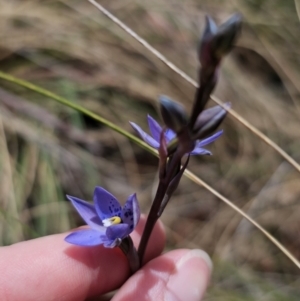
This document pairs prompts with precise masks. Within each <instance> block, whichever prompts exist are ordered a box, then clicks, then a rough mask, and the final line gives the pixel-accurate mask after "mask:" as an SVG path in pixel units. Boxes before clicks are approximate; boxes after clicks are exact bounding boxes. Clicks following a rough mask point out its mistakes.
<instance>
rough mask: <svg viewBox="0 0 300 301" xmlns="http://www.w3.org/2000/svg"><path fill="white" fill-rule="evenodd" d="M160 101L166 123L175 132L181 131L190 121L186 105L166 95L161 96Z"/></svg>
mask: <svg viewBox="0 0 300 301" xmlns="http://www.w3.org/2000/svg"><path fill="white" fill-rule="evenodd" d="M159 103H160V111H161V115H162V119H163V121H164V123H165V125H166V126H167V127H168V128H170V129H171V130H173V131H174V132H176V133H179V132H180V131H181V130H182V128H183V127H184V126H186V125H187V122H188V116H187V114H186V111H185V109H184V107H183V106H182V105H181V104H179V103H177V102H175V101H173V100H171V99H170V98H169V97H167V96H164V95H161V96H160V97H159Z"/></svg>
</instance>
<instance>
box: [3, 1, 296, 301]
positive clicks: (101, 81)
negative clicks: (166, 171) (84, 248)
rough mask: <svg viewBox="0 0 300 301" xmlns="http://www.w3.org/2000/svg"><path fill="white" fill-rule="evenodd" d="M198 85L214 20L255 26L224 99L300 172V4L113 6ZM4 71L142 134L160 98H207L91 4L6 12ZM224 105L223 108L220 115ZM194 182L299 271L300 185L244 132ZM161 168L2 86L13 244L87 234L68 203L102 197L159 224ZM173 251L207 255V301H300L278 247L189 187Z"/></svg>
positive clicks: (177, 217) (23, 6) (177, 199)
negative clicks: (135, 203) (204, 37)
mask: <svg viewBox="0 0 300 301" xmlns="http://www.w3.org/2000/svg"><path fill="white" fill-rule="evenodd" d="M100 3H101V4H103V5H104V6H105V7H106V8H108V9H109V10H110V11H111V12H112V13H113V14H115V15H116V16H117V17H119V18H120V19H121V20H122V21H124V22H125V23H126V24H128V25H129V26H130V27H131V28H132V29H134V30H135V31H136V32H137V33H138V34H140V35H141V36H142V37H143V38H145V39H146V40H147V41H148V42H149V43H150V44H152V45H153V46H154V47H156V48H157V49H158V50H159V51H161V52H162V53H163V54H164V55H165V56H166V57H167V58H168V59H170V60H171V61H172V62H174V63H175V64H176V65H177V66H179V67H180V68H181V69H182V70H184V72H186V73H187V74H188V75H190V76H191V77H193V78H196V72H197V64H198V63H197V59H196V50H195V49H196V45H197V41H198V38H199V36H200V34H201V32H202V30H203V26H204V17H205V14H207V13H208V14H210V15H211V16H212V17H213V18H214V19H215V20H217V22H218V23H221V22H222V21H224V20H225V19H227V18H228V16H229V15H231V14H232V13H233V12H241V13H242V14H243V16H244V27H243V32H242V36H241V38H240V40H239V42H238V46H237V47H236V49H235V50H234V51H233V52H232V54H231V55H230V56H229V57H228V58H226V60H225V61H224V64H223V67H222V69H221V79H220V82H219V84H218V87H217V90H216V91H215V95H217V96H218V97H219V98H220V99H221V100H223V101H230V102H232V105H233V108H234V109H235V110H236V111H238V112H239V113H240V114H241V115H242V116H243V117H245V118H246V119H247V120H248V121H250V122H251V123H252V124H253V125H254V126H256V127H257V128H259V129H260V130H261V131H263V132H264V133H265V134H267V135H268V136H269V137H270V138H271V139H273V140H274V141H275V142H276V143H278V144H279V145H280V146H281V147H282V148H283V149H285V150H286V151H287V152H288V153H289V154H290V155H292V156H293V157H294V158H295V159H296V160H298V161H299V160H300V155H299V139H300V131H299V124H300V120H299V116H300V88H299V87H300V85H299V82H300V71H299V70H300V68H299V67H300V60H299V57H300V56H299V54H300V53H299V43H300V42H299V41H300V39H299V38H300V36H299V15H298V13H297V11H298V12H300V2H299V1H298V0H295V1H291V0H284V1H283V0H276V1H275V0H252V1H251V0H230V1H229V0H228V1H221V0H219V1H218V0H210V1H208V0H206V1H195V0H186V1H180V0H166V1H158V0H152V1H149V2H146V1H142V0H136V1H130V0H123V1H117V0H116V1H108V0H105V1H101V2H100ZM0 15H1V18H0V28H1V30H0V48H1V51H0V70H3V71H5V72H8V73H10V74H12V75H14V76H17V77H20V78H23V79H26V80H28V81H31V82H33V83H35V84H37V85H40V86H42V87H45V88H47V89H50V90H51V91H53V92H55V93H57V94H59V95H62V96H64V97H66V98H68V99H70V100H72V101H74V102H76V103H79V104H81V105H82V106H84V107H86V108H88V109H90V110H92V111H94V112H95V113H98V114H100V115H101V116H103V117H105V118H107V119H108V120H110V121H112V122H114V123H116V124H117V125H119V126H121V127H122V128H124V129H127V130H129V131H131V132H133V131H132V129H131V127H130V125H129V124H128V120H132V121H134V122H136V123H138V124H141V125H142V126H143V127H144V128H145V129H146V128H147V124H146V114H147V113H150V114H151V115H153V117H157V118H158V113H157V100H156V99H157V95H159V94H167V95H169V96H171V97H173V98H174V99H175V100H177V101H180V102H182V103H183V104H185V105H186V107H187V108H190V107H191V102H192V100H193V94H194V89H193V88H192V87H191V86H190V85H189V84H188V83H186V82H185V81H184V80H182V79H181V78H180V77H179V76H178V75H176V74H174V72H172V71H171V70H170V69H168V68H167V67H166V66H165V65H164V64H162V63H161V62H160V61H159V60H158V59H156V58H155V57H154V56H153V55H151V54H150V53H148V52H147V51H146V50H145V49H144V48H143V47H142V46H141V45H139V44H138V43H137V42H136V41H134V40H133V39H132V38H131V37H129V36H128V35H126V34H125V33H124V32H123V31H122V30H121V29H119V28H118V27H117V26H116V25H115V24H113V23H112V22H111V21H110V20H108V19H107V18H106V17H104V16H103V15H102V14H101V13H100V12H99V11H98V10H97V9H96V8H94V7H93V6H92V5H91V4H89V3H88V2H86V1H79V0H72V1H71V0H62V1H58V0H48V1H42V0H40V1H37V0H20V1H17V0H14V1H1V2H0ZM211 104H212V103H211ZM222 127H223V129H224V130H225V134H224V135H223V137H222V138H220V139H219V140H218V141H217V142H215V143H214V144H213V145H212V146H210V149H211V150H212V152H213V154H214V156H213V157H197V158H192V159H191V162H190V164H189V168H190V169H191V170H192V171H193V172H195V173H196V174H197V175H198V176H200V177H201V178H203V179H204V180H205V181H207V182H208V183H209V184H211V185H212V186H213V187H214V188H215V189H217V190H218V191H219V192H221V193H222V194H224V195H225V196H227V197H228V198H229V199H231V200H232V201H233V202H234V203H235V204H237V205H238V206H239V207H241V208H243V210H245V211H246V212H247V213H248V214H249V215H250V216H252V217H253V218H254V219H256V220H257V221H258V222H259V223H260V224H261V225H262V226H264V227H265V228H266V229H267V230H268V231H269V232H270V233H272V235H274V236H275V237H276V238H277V239H278V240H279V241H280V242H282V243H283V244H284V245H285V246H286V247H287V248H288V249H289V250H290V251H291V252H292V253H293V254H294V255H295V256H296V257H297V258H298V259H300V218H299V217H300V204H299V196H300V185H299V173H297V172H296V171H295V170H294V169H293V168H292V167H291V166H290V165H289V164H287V163H286V162H285V161H284V160H283V159H282V158H281V157H280V156H279V155H278V154H277V153H275V152H274V151H273V150H272V149H270V147H268V146H267V145H266V144H265V143H264V142H263V141H261V140H259V139H258V138H257V137H255V136H254V135H253V134H252V133H250V132H249V131H248V130H247V129H245V128H244V127H243V126H241V125H240V124H238V123H237V122H236V121H235V120H233V119H232V118H230V117H229V118H227V120H226V121H225V123H224V124H223V126H222ZM157 163H158V162H157V159H156V158H154V157H153V156H152V155H150V154H148V153H146V152H145V151H144V150H142V149H140V148H139V147H137V146H135V145H133V144H132V143H131V142H129V141H128V140H127V139H126V138H124V137H122V136H121V135H119V134H117V133H114V132H112V131H111V130H109V129H107V128H105V127H103V126H102V125H101V124H99V123H97V122H95V121H94V120H92V119H90V118H87V117H86V116H83V115H81V114H79V113H77V112H75V111H73V110H71V109H69V108H66V107H63V106H62V105H59V104H57V103H55V102H53V101H52V100H49V99H45V98H43V97H41V96H40V95H37V94H34V93H32V92H30V91H28V90H25V89H23V88H20V87H17V86H15V85H12V84H8V83H7V82H4V81H1V82H0V213H1V215H0V243H1V245H8V244H11V243H14V242H17V241H21V240H24V239H30V238H35V237H39V236H43V235H48V234H52V233H57V232H62V231H66V230H69V229H70V228H71V227H75V226H77V225H80V224H81V223H82V221H81V219H80V218H79V217H78V216H77V214H75V212H74V210H73V208H71V206H70V204H69V203H68V202H67V201H66V199H65V194H71V195H74V196H77V197H81V198H83V199H86V200H91V198H92V193H93V189H94V187H95V186H96V185H100V186H104V187H105V188H106V189H108V190H110V191H111V192H112V193H113V194H115V195H116V196H117V197H119V199H120V200H121V201H123V202H124V201H125V199H126V197H127V196H128V195H129V194H131V193H132V192H134V191H136V192H137V193H138V198H139V200H140V202H141V206H142V209H143V212H147V211H148V209H149V206H150V202H151V199H152V197H153V193H154V191H155V188H156V185H157V175H156V168H157ZM163 221H164V223H165V225H166V229H167V234H168V244H167V248H168V249H172V248H180V247H190V248H203V249H204V250H206V251H207V252H208V253H209V254H210V255H211V256H212V257H213V260H214V263H215V269H214V274H213V281H212V284H211V287H210V289H209V292H208V294H207V296H206V298H205V300H225V301H227V300H228V301H229V300H232V301H234V300H241V299H242V300H270V301H271V300H299V295H300V280H299V271H298V270H297V268H296V267H294V266H293V264H292V263H291V262H290V261H289V260H287V259H286V258H285V257H284V255H283V254H282V253H281V252H279V251H278V250H277V249H276V248H275V247H274V246H273V245H272V244H271V243H270V242H269V241H267V239H266V238H265V237H263V236H262V235H261V234H260V233H259V232H258V231H257V230H256V229H253V227H252V226H251V225H250V224H249V223H248V222H247V221H245V220H244V219H243V218H241V217H240V216H239V215H238V214H236V213H235V212H233V211H232V210H231V209H229V208H228V207H227V206H226V205H224V204H223V203H222V202H221V201H219V200H218V199H216V198H215V197H214V196H212V195H211V194H210V193H208V192H207V191H205V190H204V189H202V188H201V187H199V186H197V185H195V184H192V183H191V181H189V180H187V179H183V180H182V182H181V184H180V187H179V189H178V191H177V193H176V195H175V196H174V198H173V199H172V202H171V203H170V204H169V206H168V207H167V209H166V211H165V214H164V216H163Z"/></svg>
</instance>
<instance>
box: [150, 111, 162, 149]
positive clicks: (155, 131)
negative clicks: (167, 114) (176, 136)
mask: <svg viewBox="0 0 300 301" xmlns="http://www.w3.org/2000/svg"><path fill="white" fill-rule="evenodd" d="M148 125H149V129H150V132H151V135H152V137H153V138H154V139H155V140H156V141H157V142H158V143H159V141H160V134H161V131H162V127H161V126H160V125H159V124H158V122H157V121H156V120H155V119H153V118H152V117H151V116H150V115H148Z"/></svg>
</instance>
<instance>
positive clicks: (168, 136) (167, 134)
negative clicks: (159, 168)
mask: <svg viewBox="0 0 300 301" xmlns="http://www.w3.org/2000/svg"><path fill="white" fill-rule="evenodd" d="M165 137H166V141H167V143H169V142H170V141H171V140H172V139H174V138H175V137H176V133H175V132H173V131H172V130H170V129H166V131H165Z"/></svg>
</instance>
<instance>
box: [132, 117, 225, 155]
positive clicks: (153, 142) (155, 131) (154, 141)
mask: <svg viewBox="0 0 300 301" xmlns="http://www.w3.org/2000/svg"><path fill="white" fill-rule="evenodd" d="M130 124H131V126H132V127H133V128H134V129H135V130H136V132H137V133H138V134H139V135H140V137H141V138H142V139H143V140H144V141H145V142H146V143H147V144H149V145H150V146H152V147H153V148H155V149H158V148H159V145H160V135H161V132H162V130H163V129H162V127H161V126H160V125H159V124H158V122H157V121H156V120H155V119H154V118H152V117H151V116H150V115H148V125H149V129H150V132H151V136H150V135H149V134H147V133H146V132H144V131H143V130H142V129H141V127H140V126H138V125H137V124H135V123H134V122H130ZM222 133H223V131H222V130H221V131H218V132H217V133H215V134H213V135H212V136H210V137H208V138H206V139H203V140H197V141H196V144H195V147H194V149H193V150H192V151H191V152H190V155H211V152H210V151H208V150H207V149H205V148H203V146H205V145H207V144H210V143H212V142H213V141H215V140H216V139H217V138H219V137H220V136H221V135H222ZM175 137H176V133H175V132H173V131H172V130H170V129H167V130H166V131H165V139H166V142H167V144H168V143H169V142H170V141H171V140H173V139H174V138H175Z"/></svg>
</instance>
